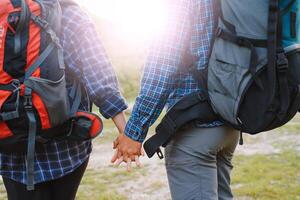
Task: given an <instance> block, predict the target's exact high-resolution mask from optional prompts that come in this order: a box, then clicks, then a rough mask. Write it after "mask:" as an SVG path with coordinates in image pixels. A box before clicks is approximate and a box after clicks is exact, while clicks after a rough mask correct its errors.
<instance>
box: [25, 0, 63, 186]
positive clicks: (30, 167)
mask: <svg viewBox="0 0 300 200" xmlns="http://www.w3.org/2000/svg"><path fill="white" fill-rule="evenodd" d="M22 2H25V1H24V0H22ZM25 4H26V2H25ZM22 9H23V7H22ZM22 12H23V11H22ZM29 14H30V18H31V20H32V21H33V22H34V23H36V24H37V25H38V26H40V27H41V28H42V29H43V30H44V31H45V32H46V33H47V34H48V35H49V36H50V38H51V43H50V44H49V45H48V46H47V48H46V49H45V50H44V51H43V52H42V53H41V55H40V56H39V57H38V58H37V60H36V61H35V62H34V63H33V64H32V65H31V66H29V68H28V70H27V71H26V73H25V80H24V83H25V86H26V80H28V79H29V78H30V77H31V76H32V74H33V73H34V72H35V71H36V70H37V69H38V67H39V66H40V65H41V64H42V63H43V62H44V61H45V60H46V58H47V57H48V56H49V55H50V54H51V52H52V51H53V50H54V48H57V53H58V60H59V66H60V68H61V69H64V59H63V51H62V47H61V45H60V43H59V38H58V37H57V36H56V33H55V32H54V31H53V30H52V29H51V27H49V24H48V22H47V21H45V20H43V19H42V18H40V17H39V16H35V15H34V14H33V13H30V12H29ZM24 99H25V101H24V108H25V111H26V115H27V117H28V120H29V130H28V147H27V160H26V164H27V190H34V152H35V141H36V134H37V120H36V118H35V115H34V112H33V105H32V89H31V88H29V87H25V95H24Z"/></svg>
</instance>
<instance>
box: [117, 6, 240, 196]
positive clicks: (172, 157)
mask: <svg viewBox="0 0 300 200" xmlns="http://www.w3.org/2000/svg"><path fill="white" fill-rule="evenodd" d="M168 4H169V19H168V20H169V23H168V27H167V30H166V31H165V33H164V34H163V35H162V36H161V37H160V38H159V39H158V40H157V41H155V42H154V44H153V46H152V47H151V50H150V54H149V55H148V58H147V61H146V64H145V69H144V76H143V79H142V85H141V91H140V94H139V96H138V98H137V99H136V103H135V106H134V108H133V111H132V115H131V117H130V119H129V121H128V123H127V126H126V129H125V134H123V135H120V136H119V137H118V138H117V139H116V141H115V142H114V145H115V148H116V149H117V151H116V155H115V156H114V157H113V159H112V162H117V164H118V163H120V162H121V161H124V162H127V165H128V167H130V163H131V161H135V160H136V158H137V156H139V155H141V143H142V142H143V141H144V139H145V137H146V134H147V131H148V128H149V126H151V125H152V124H153V123H154V122H155V121H156V119H157V118H158V116H159V115H160V113H161V111H162V110H163V108H164V106H165V105H167V106H168V107H169V108H170V107H171V106H172V105H174V104H175V102H177V101H178V100H179V99H180V98H182V97H183V96H185V95H187V94H190V93H192V92H195V91H199V92H201V91H202V89H203V88H201V87H199V85H198V84H197V82H196V81H195V80H194V79H193V77H192V74H191V73H188V72H184V71H186V70H181V69H180V68H181V67H188V66H181V63H182V62H183V60H184V59H183V58H184V55H185V54H186V53H187V52H186V49H189V51H190V52H192V54H193V55H194V56H197V57H199V60H198V62H197V68H198V69H201V68H203V67H205V66H206V65H207V63H208V60H209V51H210V48H211V45H212V38H213V35H214V26H215V23H216V13H215V10H214V1H213V0H175V1H174V0H172V1H168ZM180 132H181V133H179V134H178V136H177V137H176V138H174V139H173V140H172V141H171V142H170V143H169V145H168V146H167V147H166V149H165V157H166V169H167V175H168V180H169V186H170V190H171V195H172V198H173V199H178V200H182V199H187V200H191V199H205V200H209V199H222V200H223V199H232V198H233V196H232V193H231V189H230V171H231V169H232V164H231V160H232V157H233V153H234V150H235V148H236V145H237V143H238V139H239V134H238V133H237V132H236V131H234V130H233V129H231V128H229V127H226V126H223V125H222V123H220V122H214V123H211V124H205V125H204V124H198V123H197V122H193V123H191V124H188V125H186V127H184V128H183V129H182V130H180Z"/></svg>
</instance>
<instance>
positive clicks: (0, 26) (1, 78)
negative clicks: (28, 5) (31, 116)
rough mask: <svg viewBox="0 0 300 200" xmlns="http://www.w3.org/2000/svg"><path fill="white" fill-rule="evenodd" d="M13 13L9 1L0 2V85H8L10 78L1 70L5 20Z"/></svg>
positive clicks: (5, 31)
mask: <svg viewBox="0 0 300 200" xmlns="http://www.w3.org/2000/svg"><path fill="white" fill-rule="evenodd" d="M13 11H14V7H13V5H12V4H11V2H10V0H1V1H0V13H1V14H0V84H9V83H10V82H11V81H12V77H11V76H10V75H9V74H7V73H6V72H5V71H4V70H3V64H4V51H5V39H6V33H7V28H8V26H7V24H8V22H7V18H8V15H9V13H11V12H13Z"/></svg>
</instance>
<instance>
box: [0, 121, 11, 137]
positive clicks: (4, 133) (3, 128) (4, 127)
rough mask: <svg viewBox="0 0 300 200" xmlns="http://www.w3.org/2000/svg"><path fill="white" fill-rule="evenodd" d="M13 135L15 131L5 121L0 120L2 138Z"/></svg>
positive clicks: (0, 135)
mask: <svg viewBox="0 0 300 200" xmlns="http://www.w3.org/2000/svg"><path fill="white" fill-rule="evenodd" d="M11 136H13V133H12V132H11V130H10V129H9V128H8V126H7V125H6V123H5V122H0V139H5V138H8V137H11Z"/></svg>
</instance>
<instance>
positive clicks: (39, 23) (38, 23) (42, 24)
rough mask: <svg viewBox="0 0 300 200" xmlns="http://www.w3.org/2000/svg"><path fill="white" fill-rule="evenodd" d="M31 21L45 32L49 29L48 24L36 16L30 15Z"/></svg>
mask: <svg viewBox="0 0 300 200" xmlns="http://www.w3.org/2000/svg"><path fill="white" fill-rule="evenodd" d="M31 19H32V20H33V21H34V22H35V23H36V24H37V25H39V26H40V27H41V28H42V29H44V30H46V29H48V27H49V23H48V22H47V21H46V20H43V19H42V18H40V17H39V16H36V15H34V14H31Z"/></svg>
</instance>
